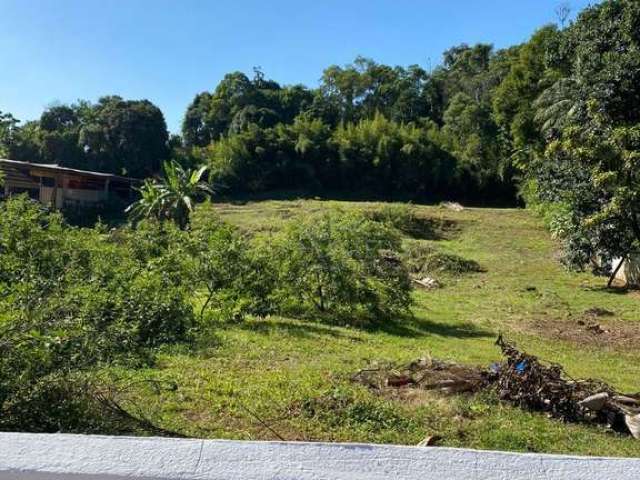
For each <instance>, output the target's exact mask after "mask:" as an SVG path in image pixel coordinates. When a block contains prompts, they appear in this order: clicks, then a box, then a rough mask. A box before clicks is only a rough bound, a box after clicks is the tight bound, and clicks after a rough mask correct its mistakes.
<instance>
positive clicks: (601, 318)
mask: <svg viewBox="0 0 640 480" xmlns="http://www.w3.org/2000/svg"><path fill="white" fill-rule="evenodd" d="M525 329H526V330H527V331H533V332H535V333H536V334H539V335H543V336H544V337H547V338H552V339H554V340H555V339H558V340H564V341H568V342H573V343H579V344H581V345H591V346H596V347H601V348H616V349H632V348H638V346H640V324H638V323H636V322H629V321H623V320H620V319H617V318H616V316H615V313H614V312H611V311H609V310H605V309H601V308H598V307H594V308H590V309H588V310H586V311H585V312H584V313H582V314H581V315H579V316H576V317H572V318H569V319H553V318H537V319H534V320H532V321H531V322H529V323H528V324H526V326H525Z"/></svg>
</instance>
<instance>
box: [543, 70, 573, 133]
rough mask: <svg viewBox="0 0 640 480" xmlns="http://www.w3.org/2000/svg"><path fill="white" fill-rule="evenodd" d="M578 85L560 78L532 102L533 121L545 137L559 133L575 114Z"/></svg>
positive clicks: (567, 79) (568, 79)
mask: <svg viewBox="0 0 640 480" xmlns="http://www.w3.org/2000/svg"><path fill="white" fill-rule="evenodd" d="M577 97H578V84H577V83H576V82H575V80H573V79H571V78H561V79H559V80H558V81H556V82H555V83H554V84H553V85H551V86H550V87H549V88H547V89H546V90H544V91H543V92H542V93H541V94H540V96H539V97H538V98H537V99H536V100H535V101H534V102H533V107H534V108H535V109H536V114H535V120H536V122H537V123H538V124H539V125H540V131H541V132H542V134H543V135H544V136H545V137H549V136H550V135H552V134H554V133H557V132H560V131H561V130H562V128H563V127H564V126H565V125H566V123H567V122H568V121H569V120H570V119H571V117H572V116H573V115H574V114H575V112H576V105H577Z"/></svg>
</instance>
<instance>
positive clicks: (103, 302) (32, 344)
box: [0, 197, 193, 431]
mask: <svg viewBox="0 0 640 480" xmlns="http://www.w3.org/2000/svg"><path fill="white" fill-rule="evenodd" d="M152 228H153V227H152ZM149 234H150V232H149V231H146V230H144V229H141V230H140V231H137V232H136V231H127V232H124V233H121V234H114V235H108V234H105V233H103V232H100V231H98V230H80V229H73V228H70V227H68V226H67V225H65V224H64V222H63V220H62V218H61V216H60V215H59V214H55V213H48V212H46V211H44V210H42V209H41V207H40V206H39V205H38V204H37V203H33V202H31V201H30V200H28V199H26V198H24V197H21V198H18V199H14V200H10V201H7V202H4V203H1V204H0V428H1V429H28V430H37V431H56V430H60V429H63V430H64V429H66V428H67V427H69V428H71V425H74V426H75V427H77V424H78V422H82V419H78V418H75V415H76V414H75V413H73V412H74V411H76V410H77V409H79V408H80V406H78V405H75V404H74V402H73V401H72V397H73V395H72V397H70V398H67V397H65V396H64V395H63V394H62V392H64V391H66V390H65V387H64V385H63V384H64V383H65V379H67V378H71V377H70V376H74V377H77V375H79V374H81V373H82V372H85V373H87V372H90V371H91V370H93V369H95V368H97V367H99V366H100V365H106V364H111V363H114V362H115V363H124V364H133V365H139V364H142V363H145V362H147V361H149V360H150V358H151V357H150V350H149V349H150V348H152V347H157V346H159V345H162V344H165V343H174V342H178V341H183V340H185V339H186V338H187V337H188V334H189V330H190V328H191V327H192V323H193V314H192V307H191V305H190V303H189V293H190V291H189V289H188V288H187V287H188V285H187V284H186V283H185V282H184V277H183V276H182V275H181V274H180V273H179V264H180V260H179V259H178V256H179V253H178V252H176V249H175V248H167V247H168V240H165V239H163V237H162V235H161V234H159V233H158V232H157V231H156V232H153V233H152V234H151V235H152V237H153V239H152V240H151V241H149ZM164 235H171V234H170V233H165V234H164ZM50 389H51V390H50ZM71 390H73V389H71ZM56 392H57V393H56ZM83 408H84V407H83ZM85 420H86V421H88V422H89V424H88V425H87V428H88V429H89V430H91V428H90V424H91V422H92V420H90V419H85ZM69 422H70V423H69Z"/></svg>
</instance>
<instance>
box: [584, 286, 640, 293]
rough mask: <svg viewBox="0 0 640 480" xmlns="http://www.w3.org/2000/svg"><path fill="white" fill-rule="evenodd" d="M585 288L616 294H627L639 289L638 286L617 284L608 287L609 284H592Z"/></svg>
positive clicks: (591, 290)
mask: <svg viewBox="0 0 640 480" xmlns="http://www.w3.org/2000/svg"><path fill="white" fill-rule="evenodd" d="M583 288H584V290H586V291H589V292H598V293H612V294H615V295H627V294H630V293H633V292H638V291H639V290H638V289H637V288H631V287H627V286H616V285H612V286H611V287H608V286H607V285H591V286H588V287H583Z"/></svg>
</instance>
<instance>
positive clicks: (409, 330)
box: [362, 316, 495, 338]
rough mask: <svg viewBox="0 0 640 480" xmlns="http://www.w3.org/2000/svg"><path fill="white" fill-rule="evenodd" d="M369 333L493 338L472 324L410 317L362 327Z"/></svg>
mask: <svg viewBox="0 0 640 480" xmlns="http://www.w3.org/2000/svg"><path fill="white" fill-rule="evenodd" d="M362 329H363V330H365V331H368V332H371V333H378V332H380V333H386V334H388V335H394V336H397V337H408V338H416V337H425V336H429V335H438V336H441V337H451V338H483V337H494V336H495V333H494V332H491V331H489V330H485V329H483V328H480V327H478V326H477V325H474V324H472V323H455V324H454V323H442V322H434V321H432V320H427V319H418V318H415V317H411V316H406V317H401V318H398V319H393V320H378V321H376V322H372V323H370V324H368V325H365V326H363V327H362Z"/></svg>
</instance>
